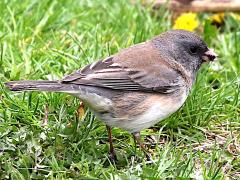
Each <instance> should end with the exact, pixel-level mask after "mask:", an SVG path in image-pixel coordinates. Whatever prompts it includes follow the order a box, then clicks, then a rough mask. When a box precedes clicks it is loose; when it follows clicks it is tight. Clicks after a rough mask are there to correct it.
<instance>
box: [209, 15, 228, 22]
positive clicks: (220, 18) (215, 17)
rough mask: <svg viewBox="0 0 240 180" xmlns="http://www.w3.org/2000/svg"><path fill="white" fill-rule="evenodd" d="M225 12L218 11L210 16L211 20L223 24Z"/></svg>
mask: <svg viewBox="0 0 240 180" xmlns="http://www.w3.org/2000/svg"><path fill="white" fill-rule="evenodd" d="M224 16H225V14H224V13H217V14H214V15H213V16H211V17H210V21H211V22H212V23H216V24H223V22H224Z"/></svg>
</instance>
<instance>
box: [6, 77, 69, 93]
mask: <svg viewBox="0 0 240 180" xmlns="http://www.w3.org/2000/svg"><path fill="white" fill-rule="evenodd" d="M5 85H6V86H7V87H8V88H9V89H10V90H11V91H58V92H66V91H69V90H70V88H71V85H67V84H63V83H61V82H60V81H44V80H40V81H10V82H6V83H5Z"/></svg>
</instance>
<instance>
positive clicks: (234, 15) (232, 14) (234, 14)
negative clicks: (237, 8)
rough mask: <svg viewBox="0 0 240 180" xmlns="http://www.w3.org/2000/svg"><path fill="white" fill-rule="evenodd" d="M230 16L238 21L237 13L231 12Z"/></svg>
mask: <svg viewBox="0 0 240 180" xmlns="http://www.w3.org/2000/svg"><path fill="white" fill-rule="evenodd" d="M231 16H232V17H233V18H234V19H235V20H237V21H240V15H239V14H236V13H231Z"/></svg>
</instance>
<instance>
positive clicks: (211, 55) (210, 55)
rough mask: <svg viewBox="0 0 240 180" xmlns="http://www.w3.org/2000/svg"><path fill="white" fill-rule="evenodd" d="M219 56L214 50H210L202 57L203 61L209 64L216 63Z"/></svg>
mask: <svg viewBox="0 0 240 180" xmlns="http://www.w3.org/2000/svg"><path fill="white" fill-rule="evenodd" d="M217 57H218V55H217V54H216V53H215V52H214V50H213V49H208V50H207V51H206V52H205V53H204V54H203V56H202V59H203V60H204V61H205V62H207V61H214V60H215V59H216V58H217Z"/></svg>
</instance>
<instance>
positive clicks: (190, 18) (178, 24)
mask: <svg viewBox="0 0 240 180" xmlns="http://www.w3.org/2000/svg"><path fill="white" fill-rule="evenodd" d="M198 26H199V22H198V19H197V14H196V13H191V12H189V13H183V14H181V15H180V16H179V17H178V18H177V19H176V20H175V22H174V26H173V29H184V30H188V31H194V30H195V29H196V28H197V27H198Z"/></svg>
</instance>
